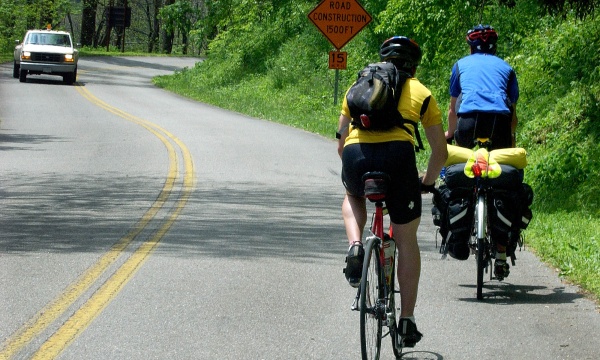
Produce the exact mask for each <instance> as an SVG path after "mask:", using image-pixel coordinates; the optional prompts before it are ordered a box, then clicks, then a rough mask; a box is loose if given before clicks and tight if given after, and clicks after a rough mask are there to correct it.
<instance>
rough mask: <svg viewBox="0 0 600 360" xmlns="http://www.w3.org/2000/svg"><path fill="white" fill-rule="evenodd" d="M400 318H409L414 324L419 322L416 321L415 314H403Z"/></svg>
mask: <svg viewBox="0 0 600 360" xmlns="http://www.w3.org/2000/svg"><path fill="white" fill-rule="evenodd" d="M400 319H408V320H410V321H412V322H413V324H416V323H417V322H416V321H415V317H414V316H403V317H401V318H400Z"/></svg>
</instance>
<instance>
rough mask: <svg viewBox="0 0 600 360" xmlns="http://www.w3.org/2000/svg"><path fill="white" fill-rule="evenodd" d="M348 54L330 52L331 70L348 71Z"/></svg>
mask: <svg viewBox="0 0 600 360" xmlns="http://www.w3.org/2000/svg"><path fill="white" fill-rule="evenodd" d="M347 60H348V53H347V52H345V51H330V52H329V68H330V69H343V70H345V69H346V63H347Z"/></svg>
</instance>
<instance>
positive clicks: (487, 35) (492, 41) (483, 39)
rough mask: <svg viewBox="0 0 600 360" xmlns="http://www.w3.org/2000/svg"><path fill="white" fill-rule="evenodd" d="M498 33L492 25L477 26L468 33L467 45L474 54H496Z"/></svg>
mask: <svg viewBox="0 0 600 360" xmlns="http://www.w3.org/2000/svg"><path fill="white" fill-rule="evenodd" d="M497 41H498V33H497V32H496V30H494V28H493V27H491V26H490V25H481V24H479V25H477V26H475V27H474V28H472V29H471V30H469V31H467V43H468V44H469V45H470V46H471V50H472V51H474V52H486V53H495V52H496V42H497Z"/></svg>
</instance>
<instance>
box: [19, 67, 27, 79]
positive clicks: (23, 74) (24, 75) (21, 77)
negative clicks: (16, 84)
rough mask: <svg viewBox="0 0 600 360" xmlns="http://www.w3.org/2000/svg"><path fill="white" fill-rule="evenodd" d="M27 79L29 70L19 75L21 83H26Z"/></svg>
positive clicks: (22, 71)
mask: <svg viewBox="0 0 600 360" xmlns="http://www.w3.org/2000/svg"><path fill="white" fill-rule="evenodd" d="M26 78H27V70H23V69H21V70H20V73H19V81H20V82H25V79H26Z"/></svg>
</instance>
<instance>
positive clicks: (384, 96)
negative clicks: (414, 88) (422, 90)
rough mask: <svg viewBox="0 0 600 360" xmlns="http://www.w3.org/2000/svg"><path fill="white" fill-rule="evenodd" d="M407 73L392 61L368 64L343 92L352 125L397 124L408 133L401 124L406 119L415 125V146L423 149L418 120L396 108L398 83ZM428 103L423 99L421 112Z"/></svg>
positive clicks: (386, 127) (382, 126) (379, 127)
mask: <svg viewBox="0 0 600 360" xmlns="http://www.w3.org/2000/svg"><path fill="white" fill-rule="evenodd" d="M410 77H411V76H410V74H408V73H406V72H404V71H399V70H397V69H396V67H395V66H394V64H392V63H389V62H378V63H374V64H369V65H367V66H366V67H365V68H364V69H362V70H361V71H360V72H359V73H358V78H357V80H356V82H355V83H354V84H353V85H352V86H351V87H350V90H348V93H347V94H346V101H347V103H348V108H349V110H350V116H351V117H352V125H353V126H355V127H358V128H360V129H368V130H375V131H378V130H379V131H382V130H389V129H391V128H393V127H395V126H398V127H401V128H403V129H404V130H406V131H407V132H408V133H410V134H412V131H410V130H409V129H408V127H406V125H405V123H410V124H411V125H412V126H413V128H414V129H415V134H414V135H415V137H416V139H417V146H415V150H416V151H419V149H424V148H423V143H422V141H421V136H420V134H419V130H418V129H417V125H418V123H417V122H415V121H411V120H406V119H404V118H403V117H402V115H401V114H400V112H399V111H398V102H399V101H400V94H401V92H402V86H403V85H404V83H405V82H406V79H408V78H410ZM428 104H429V98H427V100H426V101H425V102H423V106H422V108H421V116H423V114H424V113H425V111H426V110H427V105H428Z"/></svg>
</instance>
